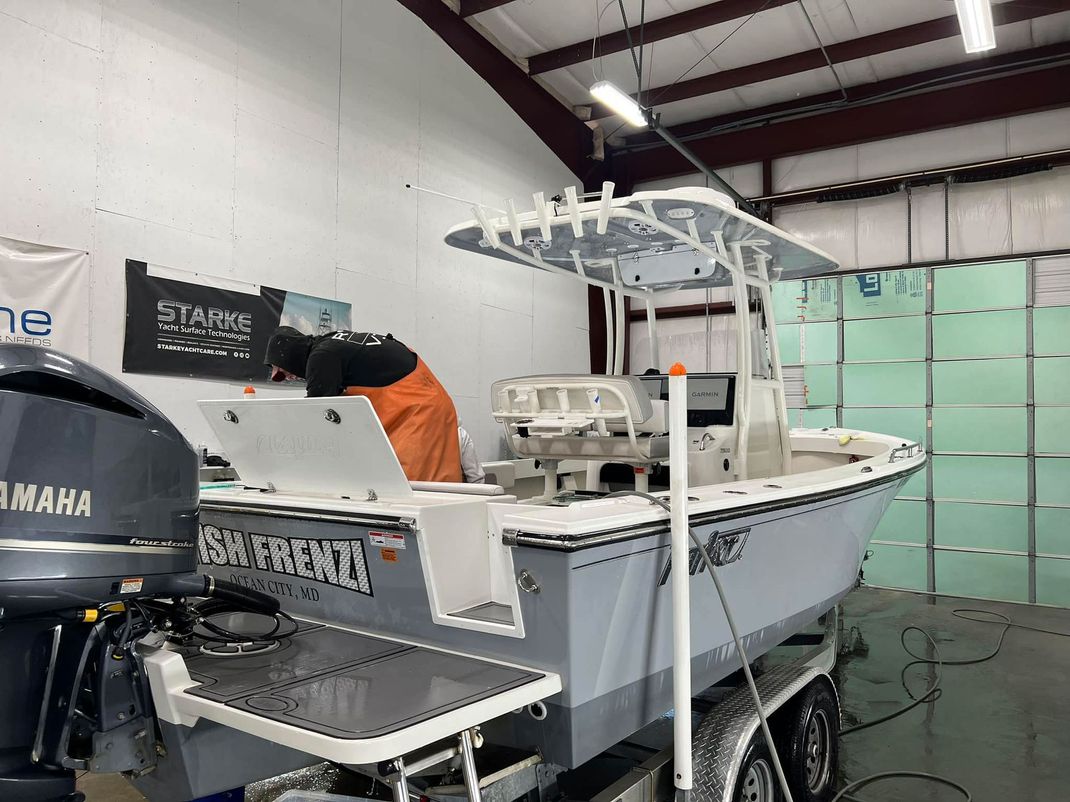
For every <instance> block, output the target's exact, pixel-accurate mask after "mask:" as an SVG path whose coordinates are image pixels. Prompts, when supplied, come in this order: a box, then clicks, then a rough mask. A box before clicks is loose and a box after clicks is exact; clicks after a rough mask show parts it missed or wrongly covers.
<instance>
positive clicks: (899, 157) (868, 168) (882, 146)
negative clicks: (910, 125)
mask: <svg viewBox="0 0 1070 802" xmlns="http://www.w3.org/2000/svg"><path fill="white" fill-rule="evenodd" d="M1006 155H1007V123H1006V121H1004V120H993V121H991V122H986V123H978V124H976V125H967V126H962V127H960V128H947V129H943V130H940V131H927V132H926V133H923V134H912V135H911V136H901V137H896V138H895V139H884V140H881V141H879V142H867V143H866V144H863V145H859V146H858V177H859V178H876V177H878V176H884V175H896V174H898V173H902V172H907V171H910V170H924V169H928V168H938V167H950V166H952V165H955V164H966V163H968V162H973V161H980V160H982V159H999V158H1002V157H1004V156H1006Z"/></svg>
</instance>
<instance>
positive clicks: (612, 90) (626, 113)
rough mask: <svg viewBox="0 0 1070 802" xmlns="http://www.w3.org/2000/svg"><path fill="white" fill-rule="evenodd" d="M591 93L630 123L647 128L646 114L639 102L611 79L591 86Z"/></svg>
mask: <svg viewBox="0 0 1070 802" xmlns="http://www.w3.org/2000/svg"><path fill="white" fill-rule="evenodd" d="M591 95H593V96H594V99H595V100H598V101H600V102H602V103H605V104H606V105H607V106H609V108H611V109H612V110H613V112H614V113H615V114H619V115H620V116H621V117H623V118H624V119H625V120H626V121H627V122H628V123H629V124H630V125H634V126H636V127H637V128H646V126H647V120H646V116H645V115H644V114H643V110H642V109H641V108H640V107H639V104H638V103H636V102H635V99H634V98H633V97H632V96H631V95H629V94H627V93H625V92H623V91H621V90H620V89H619V88H618V87H617V86H615V85H614V84H612V83H610V82H609V81H599V82H598V83H596V84H595V85H594V86H592V87H591Z"/></svg>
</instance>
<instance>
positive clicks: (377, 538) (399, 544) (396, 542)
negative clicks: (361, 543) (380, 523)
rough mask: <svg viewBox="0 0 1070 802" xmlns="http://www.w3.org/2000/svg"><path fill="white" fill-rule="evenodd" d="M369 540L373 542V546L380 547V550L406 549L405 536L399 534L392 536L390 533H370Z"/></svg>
mask: <svg viewBox="0 0 1070 802" xmlns="http://www.w3.org/2000/svg"><path fill="white" fill-rule="evenodd" d="M368 538H369V539H370V540H371V542H372V545H373V546H379V547H380V548H388V549H404V548H405V536H404V535H399V534H391V533H388V532H369V533H368Z"/></svg>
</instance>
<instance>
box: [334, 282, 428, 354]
mask: <svg viewBox="0 0 1070 802" xmlns="http://www.w3.org/2000/svg"><path fill="white" fill-rule="evenodd" d="M338 297H339V298H344V299H345V300H347V301H349V302H350V303H351V304H353V328H354V329H355V330H357V331H376V332H380V333H384V334H393V335H394V336H395V337H396V338H397V339H399V340H401V341H402V342H403V343H405V344H406V345H408V346H409V347H410V348H416V347H417V346H416V343H417V331H416V308H417V307H416V288H415V287H412V286H410V285H408V284H397V283H395V282H393V281H386V280H384V279H381V278H374V277H372V276H365V275H363V274H361V273H353V272H351V271H349V270H344V269H339V270H338Z"/></svg>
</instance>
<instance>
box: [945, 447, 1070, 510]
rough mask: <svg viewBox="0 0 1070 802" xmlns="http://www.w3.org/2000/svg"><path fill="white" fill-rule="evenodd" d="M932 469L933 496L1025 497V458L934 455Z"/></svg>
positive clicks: (955, 497)
mask: <svg viewBox="0 0 1070 802" xmlns="http://www.w3.org/2000/svg"><path fill="white" fill-rule="evenodd" d="M1068 464H1070V463H1068ZM932 470H933V498H940V499H977V500H978V501H1021V502H1024V501H1025V500H1026V482H1027V468H1026V460H1025V458H1024V457H948V456H937V457H933V458H932Z"/></svg>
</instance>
